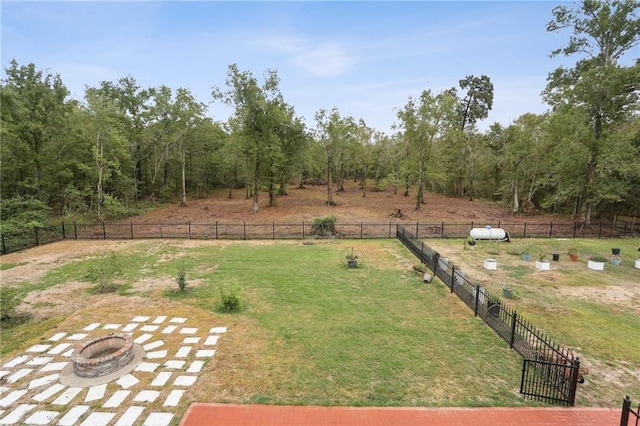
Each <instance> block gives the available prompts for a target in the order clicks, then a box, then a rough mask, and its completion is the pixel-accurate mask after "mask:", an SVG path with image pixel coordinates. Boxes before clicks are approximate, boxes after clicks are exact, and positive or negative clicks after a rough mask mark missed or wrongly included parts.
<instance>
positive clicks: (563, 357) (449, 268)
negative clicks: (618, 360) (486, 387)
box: [397, 226, 582, 405]
mask: <svg viewBox="0 0 640 426" xmlns="http://www.w3.org/2000/svg"><path fill="white" fill-rule="evenodd" d="M397 237H398V239H399V240H400V241H401V242H402V243H403V244H404V245H405V246H406V247H407V248H408V249H409V250H410V251H411V252H412V253H413V254H414V255H415V256H416V257H418V259H420V261H421V262H422V263H424V264H425V265H426V266H427V267H428V268H429V269H430V270H431V271H433V273H434V275H435V276H437V277H438V278H439V279H440V280H441V281H442V282H443V283H444V284H445V285H446V286H447V287H449V289H450V290H451V293H455V294H456V295H457V296H458V297H459V298H460V299H461V300H462V301H463V302H464V303H465V304H466V305H467V306H469V308H471V309H472V310H473V312H474V315H475V316H479V317H480V318H482V319H483V320H484V321H485V322H486V323H487V325H488V326H489V327H491V328H492V329H493V330H494V331H495V332H496V333H497V334H498V335H499V336H500V337H502V338H503V339H504V340H505V341H506V342H507V343H508V344H509V347H510V348H512V349H513V350H515V351H516V352H518V353H519V354H520V355H521V356H522V357H523V358H525V362H524V364H523V369H522V379H521V388H520V392H521V393H522V394H523V395H525V397H528V398H532V399H536V400H540V401H545V402H550V403H555V404H560V405H573V404H574V402H575V391H576V386H577V383H578V381H581V380H582V379H581V376H582V372H581V370H580V361H579V359H577V358H575V357H574V356H573V351H572V350H571V349H569V348H565V347H563V346H561V345H559V344H557V343H556V342H555V341H553V340H552V339H550V338H549V337H548V336H547V335H546V334H545V333H543V332H542V331H540V330H538V329H537V328H536V327H534V326H533V325H532V324H531V323H529V322H528V321H526V320H525V319H523V318H521V317H520V316H518V313H517V312H516V311H514V310H512V309H511V308H509V307H508V306H506V305H505V304H504V303H503V302H502V301H501V300H500V298H499V297H497V296H495V295H492V294H491V293H489V292H488V291H487V290H486V289H485V288H484V287H482V286H480V285H477V284H475V283H474V282H472V281H471V279H470V278H469V277H467V276H466V274H465V273H464V271H462V270H460V269H457V268H456V267H455V265H452V264H450V263H449V262H448V260H447V259H446V258H443V257H440V255H439V253H438V252H436V251H434V250H432V249H431V248H429V247H428V246H427V245H425V243H424V241H421V240H419V239H418V238H416V236H415V235H413V233H412V232H410V231H408V230H407V228H406V227H404V226H398V231H397Z"/></svg>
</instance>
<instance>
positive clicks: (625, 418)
mask: <svg viewBox="0 0 640 426" xmlns="http://www.w3.org/2000/svg"><path fill="white" fill-rule="evenodd" d="M629 411H631V398H630V397H629V395H625V397H624V399H623V400H622V415H621V416H620V426H627V425H628V424H629Z"/></svg>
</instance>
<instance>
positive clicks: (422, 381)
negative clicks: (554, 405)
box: [2, 241, 535, 406]
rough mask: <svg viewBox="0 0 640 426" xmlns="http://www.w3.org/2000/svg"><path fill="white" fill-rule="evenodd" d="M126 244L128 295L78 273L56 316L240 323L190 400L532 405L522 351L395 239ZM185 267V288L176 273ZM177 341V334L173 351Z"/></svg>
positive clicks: (71, 271)
mask: <svg viewBox="0 0 640 426" xmlns="http://www.w3.org/2000/svg"><path fill="white" fill-rule="evenodd" d="M352 245H353V246H356V247H357V248H359V249H360V250H362V252H363V253H364V256H363V257H362V258H361V259H359V260H360V267H359V268H357V269H348V268H347V267H346V266H345V265H344V264H343V262H342V260H343V259H342V255H341V253H342V252H343V251H344V249H345V248H347V247H350V246H352ZM119 253H120V254H121V256H122V258H121V259H120V260H121V266H122V273H121V274H120V276H119V278H118V282H121V283H123V284H127V285H130V287H129V288H128V289H127V291H126V292H124V293H122V292H121V293H120V294H118V293H111V294H93V295H92V294H87V292H86V291H85V288H86V287H91V284H89V283H87V285H86V286H82V285H80V284H77V290H74V291H73V293H72V294H70V295H69V298H70V299H72V298H73V297H76V298H77V299H73V301H75V302H74V303H72V304H70V307H69V309H73V311H70V312H69V316H68V317H67V318H64V320H62V319H60V318H57V317H56V319H51V320H50V321H55V325H58V326H59V327H60V328H62V327H65V328H66V327H71V326H73V325H77V326H81V325H86V323H87V322H90V321H95V320H96V318H100V321H101V322H115V323H119V322H121V321H124V320H126V319H128V318H129V317H130V315H131V313H132V312H142V311H144V312H145V313H146V314H153V313H157V314H158V315H161V314H165V315H166V313H167V312H171V314H172V315H184V316H188V317H189V318H190V319H195V320H197V321H200V324H201V326H202V327H207V326H210V325H211V324H224V325H227V326H229V332H228V333H227V334H226V335H225V337H224V339H221V340H220V342H219V343H218V348H217V353H216V356H215V358H214V359H213V360H212V361H211V362H210V363H209V364H208V365H207V368H206V369H205V371H203V375H204V376H203V378H202V380H198V384H197V385H196V386H194V387H193V388H191V389H189V395H188V397H186V398H185V404H186V403H187V402H191V401H211V402H237V403H249V402H262V403H272V404H303V405H355V406H485V405H486V406H502V405H507V406H513V405H535V404H532V403H531V402H529V401H524V400H523V399H522V398H521V396H520V395H519V394H518V386H519V379H520V369H521V365H522V361H521V359H520V357H519V356H517V355H516V354H515V353H514V352H513V351H510V350H508V349H507V348H506V345H505V344H504V342H503V341H502V340H501V339H500V338H498V337H497V336H496V335H495V334H494V333H493V332H492V331H491V330H490V329H488V328H487V327H486V326H485V325H484V324H483V323H482V322H481V321H479V320H477V319H476V318H474V317H473V316H472V314H471V312H470V311H469V310H468V309H467V308H466V307H465V305H464V304H463V303H462V302H460V301H459V300H458V299H457V298H456V297H455V296H452V295H451V294H450V293H449V292H448V291H447V290H446V288H444V287H443V286H441V285H437V284H431V285H424V284H423V283H422V282H421V279H420V277H419V276H418V275H416V274H415V273H414V272H413V271H412V270H411V265H412V264H413V263H415V259H414V258H413V256H412V255H411V254H410V253H409V252H408V251H407V250H405V249H404V248H403V247H402V246H401V244H400V243H399V242H397V241H366V242H339V243H335V244H329V243H316V244H314V245H303V244H302V243H301V242H299V241H296V242H204V241H200V242H184V241H176V242H173V241H172V242H144V243H137V244H134V243H132V244H131V245H129V246H126V248H124V249H122V251H120V252H119ZM96 259H98V257H95V258H89V257H86V258H82V259H78V260H75V261H73V262H70V263H66V264H63V265H60V266H57V267H52V268H53V269H52V270H51V271H50V272H49V273H47V274H45V275H44V276H43V277H42V278H41V279H40V280H36V281H34V282H33V283H31V284H30V287H29V288H30V291H32V292H43V291H51V290H53V289H54V288H55V287H64V285H65V280H71V281H73V280H77V279H78V277H82V276H86V274H87V271H89V270H90V268H91V263H92V262H94V261H95V260H96ZM182 267H184V268H185V270H186V272H187V276H188V280H189V287H188V291H186V292H180V291H178V290H177V285H176V283H175V276H176V273H177V271H178V270H179V268H182ZM142 277H143V278H142ZM140 282H145V283H146V284H145V285H144V286H143V287H142V288H139V287H138V284H139V283H140ZM234 282H235V283H238V285H239V286H240V287H241V293H240V294H241V297H242V301H243V309H242V310H241V312H239V313H234V314H221V313H218V312H217V311H216V306H217V305H218V302H219V300H218V299H219V297H220V288H223V287H224V288H228V287H229V286H230V285H231V284H233V283H234ZM192 283H193V285H192ZM80 301H81V302H80ZM31 308H33V309H35V307H31ZM55 325H52V323H50V324H49V325H48V326H47V327H44V326H42V325H41V324H35V323H28V324H24V325H23V327H25V328H24V331H23V335H22V338H20V339H18V338H15V340H13V339H14V336H13V335H12V333H7V334H8V335H9V336H8V338H9V339H12V340H13V341H12V343H11V344H10V346H9V349H6V348H5V346H4V342H3V348H2V350H3V353H4V354H8V353H10V352H12V351H14V350H18V349H20V348H21V349H24V348H26V347H28V345H30V344H33V343H34V342H37V339H38V336H40V338H44V337H45V336H46V333H47V331H50V330H51V328H53V327H54V326H55ZM21 327H22V326H21ZM27 331H28V332H29V334H26V333H27ZM3 337H4V336H3ZM174 344H175V345H176V347H175V348H174V347H173V345H174ZM177 345H179V342H176V343H171V342H167V346H168V349H169V350H170V351H171V350H175V349H176V348H177V347H178V346H177Z"/></svg>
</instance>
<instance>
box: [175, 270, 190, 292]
mask: <svg viewBox="0 0 640 426" xmlns="http://www.w3.org/2000/svg"><path fill="white" fill-rule="evenodd" d="M176 283H178V288H180V291H186V290H187V271H186V270H185V269H184V266H181V267H180V268H179V269H178V276H177V277H176Z"/></svg>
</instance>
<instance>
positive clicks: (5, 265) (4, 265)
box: [0, 262, 27, 271]
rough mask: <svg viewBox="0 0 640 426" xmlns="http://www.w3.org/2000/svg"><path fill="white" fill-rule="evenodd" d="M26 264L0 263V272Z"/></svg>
mask: <svg viewBox="0 0 640 426" xmlns="http://www.w3.org/2000/svg"><path fill="white" fill-rule="evenodd" d="M26 263H27V262H20V263H11V262H10V263H2V264H0V271H6V270H7V269H11V268H15V267H16V266H22V265H26Z"/></svg>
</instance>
